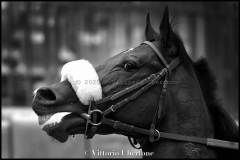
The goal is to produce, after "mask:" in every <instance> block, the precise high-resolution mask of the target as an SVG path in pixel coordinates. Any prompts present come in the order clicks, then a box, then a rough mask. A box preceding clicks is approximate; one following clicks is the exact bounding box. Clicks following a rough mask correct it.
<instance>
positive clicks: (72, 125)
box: [42, 113, 86, 143]
mask: <svg viewBox="0 0 240 160" xmlns="http://www.w3.org/2000/svg"><path fill="white" fill-rule="evenodd" d="M85 124H86V120H85V119H84V118H82V117H81V116H80V115H78V114H76V113H70V114H67V115H65V116H64V117H63V118H62V119H61V121H60V122H59V123H54V124H47V125H46V126H44V127H43V128H42V130H44V131H45V132H46V133H47V134H48V135H49V136H51V137H53V138H55V139H56V140H58V141H60V142H62V143H63V142H65V141H67V139H68V136H69V135H74V134H83V132H84V130H85Z"/></svg>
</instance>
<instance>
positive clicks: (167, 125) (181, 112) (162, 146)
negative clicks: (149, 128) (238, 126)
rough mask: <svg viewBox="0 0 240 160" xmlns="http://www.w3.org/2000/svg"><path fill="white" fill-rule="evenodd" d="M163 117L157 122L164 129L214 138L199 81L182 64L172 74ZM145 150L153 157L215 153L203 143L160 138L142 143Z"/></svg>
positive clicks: (198, 156) (197, 155)
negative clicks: (153, 141)
mask: <svg viewBox="0 0 240 160" xmlns="http://www.w3.org/2000/svg"><path fill="white" fill-rule="evenodd" d="M170 82H171V83H170V84H169V86H168V91H167V95H166V97H165V103H164V106H162V107H163V109H162V112H163V113H162V118H161V120H160V122H159V123H158V129H159V131H161V132H167V133H177V134H181V135H188V136H197V137H204V138H207V137H213V135H214V130H213V125H212V122H211V118H210V115H209V113H208V109H207V106H206V104H205V101H204V99H203V95H202V93H201V90H200V86H199V83H198V80H197V79H196V78H195V76H194V75H193V74H189V72H187V71H186V70H185V68H184V67H183V66H179V67H178V68H177V70H176V72H175V73H172V75H171V76H170ZM142 147H143V152H154V154H153V157H164V158H167V157H173V158H179V157H183V158H201V157H202V156H207V157H208V156H210V157H211V156H214V154H213V153H212V152H211V153H210V151H209V150H208V149H207V148H206V146H204V145H199V144H196V143H189V142H188V143H187V142H179V141H178V142H177V141H173V140H167V139H160V141H158V142H155V143H147V144H146V145H144V146H142Z"/></svg>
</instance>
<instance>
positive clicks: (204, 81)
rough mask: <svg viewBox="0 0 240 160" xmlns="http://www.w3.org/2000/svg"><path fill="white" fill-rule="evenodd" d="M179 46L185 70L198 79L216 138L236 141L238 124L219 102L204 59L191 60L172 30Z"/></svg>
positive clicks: (179, 38) (214, 81)
mask: <svg viewBox="0 0 240 160" xmlns="http://www.w3.org/2000/svg"><path fill="white" fill-rule="evenodd" d="M173 34H174V35H175V36H174V37H175V38H176V39H175V40H176V42H177V44H178V47H179V56H180V57H181V59H182V60H183V65H184V66H185V68H186V69H187V71H188V72H189V73H190V74H191V75H193V77H194V78H195V79H197V80H198V81H199V84H200V89H201V90H202V93H203V98H204V100H205V101H206V104H207V107H208V110H209V113H210V116H211V119H212V121H213V125H214V131H215V137H214V138H216V139H222V140H228V141H238V125H237V124H236V122H235V121H234V119H233V118H232V117H231V115H230V114H229V113H228V112H227V111H226V110H225V108H223V107H222V106H221V105H220V104H219V99H218V98H217V95H216V90H217V82H216V79H215V76H214V75H213V73H212V71H211V70H210V67H209V66H208V63H207V61H206V59H203V58H202V59H200V60H198V61H196V62H193V61H192V60H191V58H190V57H189V56H188V54H187V52H186V50H185V47H184V45H183V41H182V39H181V37H180V36H179V34H177V33H176V32H173Z"/></svg>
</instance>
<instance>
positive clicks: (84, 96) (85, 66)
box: [61, 59, 102, 105]
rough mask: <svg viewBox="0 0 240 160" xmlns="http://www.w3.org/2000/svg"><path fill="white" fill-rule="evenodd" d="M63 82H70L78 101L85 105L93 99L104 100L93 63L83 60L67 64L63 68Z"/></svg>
mask: <svg viewBox="0 0 240 160" xmlns="http://www.w3.org/2000/svg"><path fill="white" fill-rule="evenodd" d="M61 76H62V77H61V81H64V80H68V81H69V82H70V83H71V85H72V87H73V89H74V91H75V93H76V95H77V97H78V99H79V100H80V101H81V102H82V103H83V104H85V105H88V104H89V101H90V100H91V99H93V100H95V101H96V100H100V99H101V98H102V87H101V84H100V82H99V78H98V74H97V72H96V70H95V69H94V67H93V66H92V64H91V63H89V62H88V61H87V60H84V59H81V60H76V61H71V62H68V63H66V64H65V65H64V66H63V67H62V71H61Z"/></svg>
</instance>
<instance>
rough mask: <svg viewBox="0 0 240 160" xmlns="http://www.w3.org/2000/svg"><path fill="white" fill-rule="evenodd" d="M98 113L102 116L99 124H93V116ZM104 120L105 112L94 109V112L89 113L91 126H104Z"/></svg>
mask: <svg viewBox="0 0 240 160" xmlns="http://www.w3.org/2000/svg"><path fill="white" fill-rule="evenodd" d="M95 112H96V113H98V114H100V116H101V119H100V120H99V122H93V121H92V119H91V118H92V115H93V114H94V113H95ZM102 120H103V112H102V111H101V110H99V109H94V110H91V111H90V112H89V119H88V122H89V123H90V124H91V125H93V126H99V125H100V124H102Z"/></svg>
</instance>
